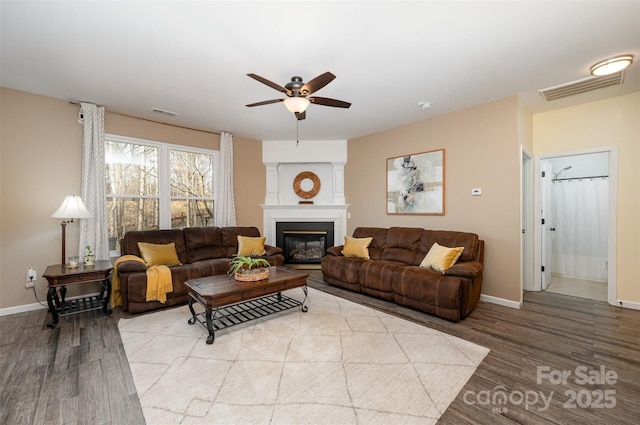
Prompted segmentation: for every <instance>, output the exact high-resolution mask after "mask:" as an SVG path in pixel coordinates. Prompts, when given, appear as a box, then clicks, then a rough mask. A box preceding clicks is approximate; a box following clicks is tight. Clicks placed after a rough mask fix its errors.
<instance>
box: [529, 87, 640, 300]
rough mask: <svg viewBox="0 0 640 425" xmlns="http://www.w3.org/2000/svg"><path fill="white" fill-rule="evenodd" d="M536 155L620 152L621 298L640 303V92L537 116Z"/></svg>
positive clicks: (618, 235)
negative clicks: (607, 149) (612, 149)
mask: <svg viewBox="0 0 640 425" xmlns="http://www.w3.org/2000/svg"><path fill="white" fill-rule="evenodd" d="M533 122H534V149H535V150H534V153H535V155H536V156H539V155H552V154H561V153H565V152H576V151H580V150H585V149H593V148H602V147H607V146H617V147H618V176H617V177H618V214H617V225H618V230H617V233H616V236H617V245H616V251H617V262H616V267H617V298H618V299H619V300H623V301H631V302H636V303H638V302H640V278H639V276H640V261H638V259H640V218H639V217H640V167H639V166H638V164H640V93H634V94H630V95H626V96H619V97H615V98H611V99H606V100H602V101H599V102H592V103H587V104H584V105H579V106H574V107H571V108H565V109H560V110H557V111H552V112H546V113H543V114H537V115H535V116H534V118H533Z"/></svg>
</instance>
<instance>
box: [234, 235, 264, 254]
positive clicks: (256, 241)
mask: <svg viewBox="0 0 640 425" xmlns="http://www.w3.org/2000/svg"><path fill="white" fill-rule="evenodd" d="M266 239H267V238H266V237H264V236H262V237H250V236H242V235H238V255H243V256H245V257H249V256H260V255H264V254H266V253H267V251H265V249H264V241H265V240H266Z"/></svg>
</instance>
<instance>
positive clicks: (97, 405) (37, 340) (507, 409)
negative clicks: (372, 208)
mask: <svg viewBox="0 0 640 425" xmlns="http://www.w3.org/2000/svg"><path fill="white" fill-rule="evenodd" d="M310 272H311V275H312V277H311V278H310V280H309V286H312V287H314V288H316V289H320V290H324V291H327V292H330V293H333V294H335V295H338V296H342V297H345V298H347V299H350V300H353V301H356V302H360V303H362V304H366V305H369V306H371V307H374V308H378V309H381V310H384V311H387V312H389V313H391V314H395V315H398V316H400V317H404V318H406V319H408V320H413V321H415V322H418V323H421V324H424V325H425V326H429V327H431V328H433V329H437V330H439V331H442V332H446V333H448V334H451V335H455V336H458V337H460V338H463V339H465V340H468V341H471V342H474V343H477V344H480V345H483V346H485V347H487V348H489V349H491V352H490V353H489V354H488V355H487V357H486V358H485V359H484V361H483V362H482V364H481V365H480V367H479V368H478V370H477V371H476V373H475V374H474V376H473V377H472V378H471V379H470V380H469V382H468V383H467V385H466V386H465V388H464V389H463V390H462V391H461V392H460V394H458V397H457V398H456V400H455V401H454V402H453V403H452V404H451V406H450V407H449V409H447V411H446V412H445V413H444V414H443V416H442V418H441V419H440V422H439V423H441V424H456V425H457V424H574V423H576V424H589V425H591V424H637V423H638V417H639V415H640V311H634V310H627V309H622V308H618V307H612V306H609V305H607V304H606V303H603V302H599V301H593V300H586V299H581V298H574V297H569V296H565V295H558V294H553V293H549V292H541V293H525V302H524V306H523V308H522V309H520V310H515V309H510V308H506V307H501V306H497V305H494V304H488V303H480V304H479V305H478V307H476V309H475V310H474V311H473V312H472V313H471V315H470V316H469V317H468V318H466V319H465V320H463V321H462V322H459V323H451V322H448V321H446V320H442V319H438V318H436V317H432V316H429V315H426V314H422V313H420V312H417V311H414V310H410V309H406V308H403V307H400V306H397V305H395V304H393V303H388V302H384V301H380V300H376V299H374V298H371V297H367V296H362V295H359V294H355V293H352V292H349V291H344V290H341V289H339V288H336V287H332V286H329V285H326V284H325V283H323V282H322V281H321V278H318V276H319V272H317V271H310ZM123 316H126V315H123V313H122V312H121V311H120V310H119V309H116V310H115V311H114V314H113V315H112V316H111V317H102V315H101V314H100V313H97V312H88V313H82V314H79V315H75V316H67V317H63V318H61V320H60V324H59V325H58V327H57V328H56V329H54V330H50V329H48V328H46V327H45V323H46V321H47V313H46V311H45V310H41V311H37V312H30V313H21V314H15V315H11V316H4V317H0V391H1V392H0V423H1V424H91V425H93V424H114V425H115V424H117V425H120V424H127V425H137V424H144V417H143V415H142V409H141V407H140V403H139V401H138V397H137V394H136V391H135V386H134V384H133V380H132V377H131V372H130V369H129V365H128V363H127V359H126V356H125V354H124V351H123V348H122V342H121V340H120V336H119V333H118V330H117V320H118V319H119V318H120V317H123ZM538 367H546V368H548V369H547V370H548V371H549V372H550V373H551V374H552V375H553V374H555V373H556V371H557V372H558V373H560V371H569V373H571V375H570V376H569V377H568V379H567V383H566V384H564V383H558V384H555V385H554V384H553V383H551V382H549V380H548V379H543V380H542V382H541V383H540V384H538V383H537V377H538V376H537V370H538ZM582 367H584V370H585V371H587V372H588V373H590V374H591V375H593V374H594V373H595V372H596V371H598V372H599V371H600V370H601V368H604V370H605V371H609V370H611V371H613V372H615V374H616V375H617V379H616V380H615V383H611V382H612V381H611V380H610V381H609V383H604V384H602V383H599V384H595V383H594V384H580V383H576V382H575V381H576V378H577V377H576V372H578V373H580V371H581V370H582V369H576V368H582ZM565 373H566V372H565ZM579 376H580V375H578V377H579ZM609 378H610V379H612V378H611V376H610V375H609ZM605 391H608V393H607V394H608V396H607V397H608V402H606V403H605V400H604V399H602V400H600V402H601V403H600V404H602V405H603V407H599V404H597V403H596V404H595V406H596V407H595V408H593V407H580V405H582V406H586V404H587V401H590V402H596V401H598V400H597V399H598V398H599V394H605ZM611 391H614V392H615V393H611ZM501 392H502V393H503V394H506V396H507V397H508V398H507V403H506V404H499V403H498V402H499V401H500V399H499V397H497V396H499V395H500V393H501ZM571 392H574V393H575V394H576V395H577V398H576V402H575V403H574V405H575V407H574V408H569V407H566V406H565V403H567V402H571ZM534 393H536V394H537V397H538V400H537V402H536V403H533V394H534ZM520 395H522V396H523V397H529V400H530V404H529V406H525V403H524V402H521V399H520ZM542 396H544V397H545V399H546V400H548V399H549V398H550V399H551V401H550V403H549V406H548V407H545V404H544V403H543V401H542V399H541V397H542ZM486 397H488V398H486ZM587 398H588V400H587ZM492 400H494V401H496V403H492ZM613 402H615V407H613V408H606V407H604V405H611V404H612V403H613ZM569 404H571V403H569Z"/></svg>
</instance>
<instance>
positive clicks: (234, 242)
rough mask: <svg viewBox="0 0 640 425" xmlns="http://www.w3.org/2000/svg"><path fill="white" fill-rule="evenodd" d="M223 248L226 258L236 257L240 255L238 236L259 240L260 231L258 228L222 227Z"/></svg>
mask: <svg viewBox="0 0 640 425" xmlns="http://www.w3.org/2000/svg"><path fill="white" fill-rule="evenodd" d="M221 231H222V247H223V248H224V250H225V255H224V256H225V257H235V256H236V255H237V254H238V235H239V236H250V237H253V238H257V237H259V236H260V230H258V228H257V227H222V228H221Z"/></svg>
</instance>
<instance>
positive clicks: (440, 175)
mask: <svg viewBox="0 0 640 425" xmlns="http://www.w3.org/2000/svg"><path fill="white" fill-rule="evenodd" d="M387 214H423V215H444V149H440V150H435V151H429V152H421V153H415V154H411V155H404V156H397V157H393V158H387Z"/></svg>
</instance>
